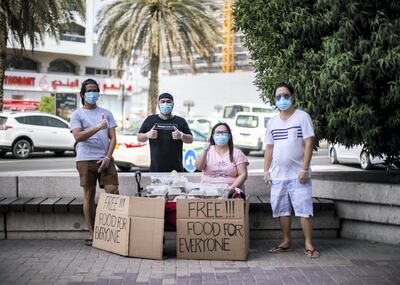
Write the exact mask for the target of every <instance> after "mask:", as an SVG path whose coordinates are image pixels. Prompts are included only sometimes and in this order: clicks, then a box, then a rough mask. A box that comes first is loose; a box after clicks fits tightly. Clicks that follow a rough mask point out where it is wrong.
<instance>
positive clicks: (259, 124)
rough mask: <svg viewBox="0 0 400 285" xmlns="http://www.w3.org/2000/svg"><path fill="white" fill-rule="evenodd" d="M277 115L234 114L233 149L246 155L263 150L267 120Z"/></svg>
mask: <svg viewBox="0 0 400 285" xmlns="http://www.w3.org/2000/svg"><path fill="white" fill-rule="evenodd" d="M276 114H277V113H276V112H275V113H253V112H238V113H236V116H235V120H234V125H233V127H232V133H233V142H234V144H235V147H237V148H239V149H240V150H242V151H243V153H244V154H245V155H248V154H249V152H250V151H252V150H254V151H264V150H265V142H264V136H265V129H266V127H267V122H268V120H269V119H270V118H271V117H273V116H275V115H276Z"/></svg>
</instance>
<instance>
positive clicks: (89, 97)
mask: <svg viewBox="0 0 400 285" xmlns="http://www.w3.org/2000/svg"><path fill="white" fill-rule="evenodd" d="M97 100H99V92H97V91H89V92H86V93H85V101H86V102H88V103H89V104H91V105H94V104H96V102H97Z"/></svg>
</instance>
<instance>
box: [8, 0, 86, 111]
mask: <svg viewBox="0 0 400 285" xmlns="http://www.w3.org/2000/svg"><path fill="white" fill-rule="evenodd" d="M84 2H85V0H1V1H0V111H2V110H3V95H4V94H3V83H4V78H5V68H6V58H7V53H6V48H7V43H8V41H10V42H11V43H12V46H14V47H16V48H17V49H21V51H23V50H25V45H26V44H27V43H28V45H29V46H30V48H31V50H32V52H33V50H34V48H35V46H36V45H38V44H39V43H40V42H41V43H43V39H44V36H45V35H49V36H51V37H54V38H56V39H58V38H59V32H60V30H61V28H62V27H63V26H64V25H66V24H68V23H69V22H70V20H72V19H73V17H74V13H73V12H71V10H74V11H76V12H77V14H78V15H79V16H81V17H83V15H84V13H85V12H84V10H85V4H84ZM71 8H72V9H71Z"/></svg>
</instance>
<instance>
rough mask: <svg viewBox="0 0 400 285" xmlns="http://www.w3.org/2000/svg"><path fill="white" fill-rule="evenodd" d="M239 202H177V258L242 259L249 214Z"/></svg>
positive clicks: (209, 200) (245, 249)
mask: <svg viewBox="0 0 400 285" xmlns="http://www.w3.org/2000/svg"><path fill="white" fill-rule="evenodd" d="M245 209H246V202H245V201H243V200H240V199H224V200H222V199H187V200H183V199H182V200H178V202H177V257H178V258H191V259H222V260H245V259H246V256H247V251H248V238H249V237H248V212H247V211H245Z"/></svg>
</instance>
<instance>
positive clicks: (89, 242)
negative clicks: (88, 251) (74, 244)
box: [85, 238, 93, 246]
mask: <svg viewBox="0 0 400 285" xmlns="http://www.w3.org/2000/svg"><path fill="white" fill-rule="evenodd" d="M92 244H93V239H90V238H88V239H85V245H87V246H92Z"/></svg>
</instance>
